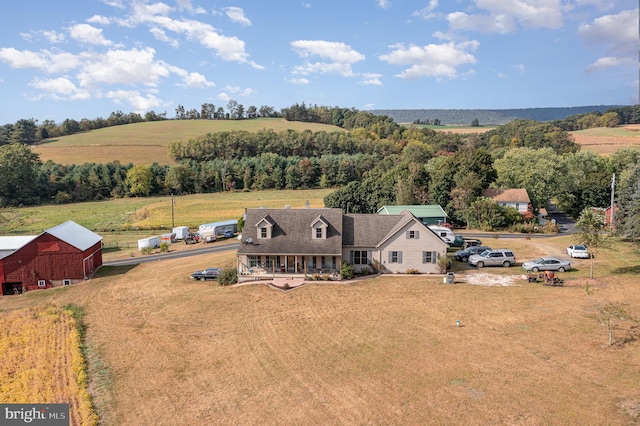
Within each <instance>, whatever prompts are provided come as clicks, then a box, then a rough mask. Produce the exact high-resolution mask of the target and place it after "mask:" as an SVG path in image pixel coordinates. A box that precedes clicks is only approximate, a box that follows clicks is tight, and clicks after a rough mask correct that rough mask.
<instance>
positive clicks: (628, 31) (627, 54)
mask: <svg viewBox="0 0 640 426" xmlns="http://www.w3.org/2000/svg"><path fill="white" fill-rule="evenodd" d="M638 25H639V24H638V9H635V10H625V11H622V12H620V13H618V14H616V15H605V16H601V17H599V18H597V19H594V20H593V22H592V23H590V24H583V25H581V26H580V28H579V29H578V34H579V35H580V37H581V38H582V39H583V40H584V42H585V43H587V44H589V45H604V46H606V48H607V53H608V55H607V56H604V57H601V58H599V59H598V60H596V62H594V63H592V64H591V65H589V66H588V67H587V71H590V72H591V71H600V70H604V69H607V68H611V67H617V66H621V65H627V64H629V63H633V62H634V61H636V62H637V59H638V58H637V54H638V47H639V40H638V31H639V29H638Z"/></svg>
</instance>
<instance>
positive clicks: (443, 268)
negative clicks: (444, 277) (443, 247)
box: [437, 253, 451, 274]
mask: <svg viewBox="0 0 640 426" xmlns="http://www.w3.org/2000/svg"><path fill="white" fill-rule="evenodd" d="M437 265H438V269H439V270H440V273H441V274H444V273H445V272H447V269H448V268H449V267H450V266H451V259H449V257H447V256H446V255H445V256H442V255H441V254H440V253H438V260H437Z"/></svg>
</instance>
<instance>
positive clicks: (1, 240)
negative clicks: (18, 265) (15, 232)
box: [0, 235, 36, 259]
mask: <svg viewBox="0 0 640 426" xmlns="http://www.w3.org/2000/svg"><path fill="white" fill-rule="evenodd" d="M35 238H36V236H35V235H20V236H15V237H13V236H12V237H0V259H2V258H5V257H7V256H9V255H10V254H11V253H14V252H15V251H16V250H18V249H19V248H21V247H23V246H25V245H27V244H29V243H30V242H31V241H32V240H33V239H35Z"/></svg>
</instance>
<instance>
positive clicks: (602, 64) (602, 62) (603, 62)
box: [587, 56, 634, 72]
mask: <svg viewBox="0 0 640 426" xmlns="http://www.w3.org/2000/svg"><path fill="white" fill-rule="evenodd" d="M633 62H634V61H633V60H632V59H631V58H617V57H614V56H605V57H602V58H599V59H598V60H597V61H595V62H594V63H592V64H590V65H589V66H588V67H587V71H589V72H595V71H603V70H606V69H608V68H613V67H619V66H621V65H630V64H633Z"/></svg>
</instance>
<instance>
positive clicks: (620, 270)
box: [613, 265, 640, 274]
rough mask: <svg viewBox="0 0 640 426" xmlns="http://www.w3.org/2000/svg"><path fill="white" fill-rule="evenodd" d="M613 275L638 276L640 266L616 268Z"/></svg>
mask: <svg viewBox="0 0 640 426" xmlns="http://www.w3.org/2000/svg"><path fill="white" fill-rule="evenodd" d="M613 273H614V274H640V265H633V266H625V267H624V268H616V269H614V270H613Z"/></svg>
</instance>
